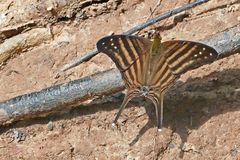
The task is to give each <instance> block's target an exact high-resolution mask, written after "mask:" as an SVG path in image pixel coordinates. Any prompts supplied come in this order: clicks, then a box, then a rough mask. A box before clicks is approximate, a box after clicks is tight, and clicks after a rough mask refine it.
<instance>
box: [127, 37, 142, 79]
mask: <svg viewBox="0 0 240 160" xmlns="http://www.w3.org/2000/svg"><path fill="white" fill-rule="evenodd" d="M128 42H129V45H130V47H131V49H132V54H133V55H134V56H135V57H137V60H136V62H135V63H134V64H133V67H134V72H135V76H136V83H138V84H139V83H141V78H142V77H141V75H142V74H141V72H142V68H141V65H140V63H141V59H142V57H141V56H142V55H141V54H140V55H138V53H139V52H138V51H139V50H138V48H139V45H138V43H136V40H135V39H129V40H128Z"/></svg>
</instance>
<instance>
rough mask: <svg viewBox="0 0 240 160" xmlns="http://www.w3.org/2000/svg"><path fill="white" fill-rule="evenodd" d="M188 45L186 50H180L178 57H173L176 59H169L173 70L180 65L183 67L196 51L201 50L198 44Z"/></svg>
mask: <svg viewBox="0 0 240 160" xmlns="http://www.w3.org/2000/svg"><path fill="white" fill-rule="evenodd" d="M187 46H188V47H187V48H185V49H186V50H184V49H183V50H180V52H179V51H178V52H177V54H176V55H178V56H177V57H178V58H173V59H175V61H168V59H167V63H168V64H169V67H170V68H171V69H172V71H175V70H177V69H178V68H179V67H181V66H182V65H183V64H184V63H186V62H188V61H189V60H190V59H191V58H192V57H193V56H194V53H196V52H197V51H198V50H199V47H198V46H197V45H194V46H191V45H189V44H188V45H187Z"/></svg>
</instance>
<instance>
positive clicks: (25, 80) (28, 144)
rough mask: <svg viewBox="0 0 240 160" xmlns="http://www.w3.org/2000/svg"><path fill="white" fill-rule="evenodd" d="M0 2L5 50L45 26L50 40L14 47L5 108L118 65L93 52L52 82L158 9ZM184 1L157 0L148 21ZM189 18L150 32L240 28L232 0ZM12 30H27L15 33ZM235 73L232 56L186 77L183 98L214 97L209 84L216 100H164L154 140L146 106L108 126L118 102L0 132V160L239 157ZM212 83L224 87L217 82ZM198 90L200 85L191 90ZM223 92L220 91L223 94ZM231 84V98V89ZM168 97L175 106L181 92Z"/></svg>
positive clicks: (5, 77)
mask: <svg viewBox="0 0 240 160" xmlns="http://www.w3.org/2000/svg"><path fill="white" fill-rule="evenodd" d="M0 2H1V3H0V4H1V5H0V12H1V13H0V20H1V21H0V22H1V24H0V26H1V28H0V29H1V33H0V38H1V43H2V44H4V43H6V42H7V41H8V40H10V39H11V38H15V37H16V36H21V35H24V34H27V33H28V32H30V31H33V29H39V28H42V27H45V28H47V29H49V31H50V32H51V33H52V34H53V38H52V39H49V38H46V39H42V38H39V42H35V41H34V40H36V39H34V40H32V41H33V42H34V44H35V45H33V46H29V47H28V46H27V47H25V48H24V49H23V50H18V53H17V55H15V56H14V57H13V58H10V59H8V61H7V62H6V63H5V64H4V65H2V67H1V70H0V74H1V78H0V100H1V101H3V100H7V99H9V98H12V97H14V96H17V95H21V94H24V93H29V92H32V91H37V90H40V89H42V88H45V87H49V86H52V85H54V84H59V83H63V82H67V81H69V80H73V79H77V78H80V77H82V76H86V75H90V74H93V73H96V72H98V71H103V70H105V69H107V68H111V67H114V65H113V63H112V62H111V61H110V59H109V58H107V57H106V56H104V55H102V54H99V55H97V56H96V57H95V58H93V59H92V60H90V61H89V62H87V63H83V64H81V65H80V66H78V67H76V68H74V69H71V70H69V71H66V72H65V73H61V74H60V77H58V76H56V75H57V73H58V71H59V70H60V68H62V66H63V65H64V64H65V63H68V62H70V61H71V60H72V59H73V58H74V57H76V56H79V55H82V54H83V53H85V52H86V51H89V50H90V49H92V48H93V47H94V46H95V43H96V41H97V40H98V39H99V38H101V37H102V36H104V35H106V34H109V33H111V32H115V33H121V32H123V31H126V30H128V29H130V28H131V27H133V26H135V25H136V24H139V23H141V22H144V21H146V19H147V18H148V17H149V15H150V8H153V7H154V6H155V5H156V3H157V1H155V0H149V1H142V0H126V1H114V0H112V1H111V0H109V1H84V0H83V1H75V0H71V1H63V0H58V1H50V0H49V1H33V0H28V1H23V0H19V1H11V0H6V1H0ZM36 2H38V3H36ZM186 2H188V1H186V0H177V1H174V3H170V2H169V1H162V4H161V5H160V6H159V7H158V9H157V11H156V12H155V13H154V15H156V14H159V13H162V12H164V11H167V10H169V9H171V8H173V7H175V6H178V5H180V4H183V3H186ZM82 4H84V5H82ZM31 7H32V8H31ZM36 8H37V9H38V11H36V10H35V9H36ZM53 11H54V12H53ZM55 12H56V13H57V14H56V15H55V14H53V13H55ZM13 13H14V14H13ZM83 13H84V14H83ZM187 13H188V14H189V16H188V17H186V18H184V19H183V20H182V21H177V22H176V19H175V20H174V18H169V19H167V20H164V21H162V22H160V23H158V24H156V25H155V26H152V27H149V28H148V29H151V28H154V27H157V26H163V27H162V28H163V32H162V37H163V40H169V39H187V40H199V39H202V38H204V37H208V36H211V35H212V34H214V33H217V32H220V31H222V30H224V29H226V28H229V27H232V26H235V25H236V24H239V22H240V4H239V1H237V0H232V1H225V0H211V1H210V2H208V3H206V4H203V5H201V6H198V7H196V8H194V9H191V10H189V11H187ZM29 21H34V24H35V25H27V24H28V22H29ZM16 26H24V27H17V28H20V29H17V32H12V28H14V27H15V28H16ZM25 26H27V29H26V28H25ZM6 28H7V29H6ZM148 29H146V30H148ZM6 30H7V31H9V32H6ZM3 31H4V32H3ZM7 33H8V34H7ZM141 33H143V31H142V32H141ZM2 44H1V45H2ZM0 49H1V48H0ZM1 50H2V49H1ZM239 73H240V55H239V54H235V55H232V56H230V57H227V58H224V59H221V60H218V61H216V62H214V63H213V64H211V65H206V66H203V67H201V68H199V69H196V70H194V71H191V72H188V73H186V74H184V75H183V76H182V77H181V80H182V81H183V82H184V83H188V84H189V86H188V87H189V92H186V93H182V94H186V95H188V94H189V93H191V91H194V92H197V91H198V90H206V94H207V95H209V96H211V95H214V94H211V91H209V90H208V85H215V86H216V87H218V88H220V91H221V92H219V93H218V94H217V95H218V96H219V100H218V101H217V102H216V101H214V102H212V101H206V100H205V99H204V96H201V95H199V97H193V99H194V101H193V100H191V99H189V98H188V99H187V98H184V99H183V102H182V103H181V104H178V105H177V106H176V105H173V104H172V103H171V102H168V103H166V104H165V106H166V107H165V120H164V129H163V131H162V132H161V133H156V127H155V126H156V119H155V115H154V113H155V112H154V109H153V107H152V105H145V106H146V109H144V107H143V105H141V103H137V102H136V101H134V102H132V103H130V104H129V107H127V108H126V110H124V113H123V114H122V116H121V118H120V120H119V128H118V129H112V128H111V122H112V120H113V118H114V115H115V113H116V112H117V110H118V107H119V106H120V104H121V100H122V99H120V100H119V101H118V102H112V103H109V102H108V103H104V104H99V105H95V106H88V107H78V108H76V109H72V110H66V111H62V112H61V113H57V114H52V115H50V116H48V117H44V118H36V119H31V120H27V121H20V122H17V123H14V124H11V125H10V126H5V127H1V129H0V159H154V158H155V159H181V158H182V159H237V158H240V140H239V139H240V126H239V121H240V112H239V109H240V101H239V95H240V91H239V90H240V89H239V88H240V85H239V84H240V83H239V81H240V74H239ZM218 78H221V79H223V80H224V81H222V83H218V80H217V79H218ZM196 79H197V80H196ZM194 83H197V84H198V85H195V87H194ZM222 86H225V88H226V90H224V91H223V90H221V88H223V87H222ZM226 86H227V87H226ZM228 87H229V88H228ZM231 87H232V88H233V89H234V90H235V92H233V93H232V92H228V89H229V90H230V89H231ZM222 92H224V94H223V93H222ZM225 93H229V94H225ZM230 93H231V94H230ZM215 95H216V94H215ZM173 98H176V99H177V98H178V96H177V94H176V96H175V97H174V96H173ZM146 113H147V114H146ZM49 121H52V123H53V126H54V127H53V130H52V131H51V130H49V129H48V123H49ZM14 131H21V132H23V133H24V134H25V135H26V138H25V140H24V141H19V142H17V141H16V140H14Z"/></svg>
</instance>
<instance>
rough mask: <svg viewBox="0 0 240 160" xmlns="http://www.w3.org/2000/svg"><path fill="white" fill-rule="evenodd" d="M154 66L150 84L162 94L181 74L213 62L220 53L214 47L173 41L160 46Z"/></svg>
mask: <svg viewBox="0 0 240 160" xmlns="http://www.w3.org/2000/svg"><path fill="white" fill-rule="evenodd" d="M159 52H160V53H159V55H158V57H157V59H156V60H157V61H156V60H155V61H154V62H153V63H152V65H154V66H153V70H152V72H151V74H150V79H149V84H150V86H152V87H153V88H155V87H156V88H159V87H160V89H161V92H163V91H165V90H166V89H167V88H169V87H170V86H171V84H173V82H174V81H175V80H176V79H177V78H179V77H180V75H181V74H183V73H185V72H187V71H188V70H192V69H194V68H198V67H200V66H202V65H204V64H207V63H211V62H213V61H214V60H215V59H216V58H217V57H218V53H217V51H216V50H215V49H213V48H212V47H210V46H208V45H206V44H202V43H198V42H192V41H181V40H172V41H166V42H163V43H161V44H160V51H159Z"/></svg>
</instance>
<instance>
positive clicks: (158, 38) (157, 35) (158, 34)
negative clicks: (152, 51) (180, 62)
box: [153, 31, 162, 42]
mask: <svg viewBox="0 0 240 160" xmlns="http://www.w3.org/2000/svg"><path fill="white" fill-rule="evenodd" d="M154 40H155V41H156V40H158V41H159V42H161V40H162V37H161V35H160V31H155V32H154V33H153V41H154Z"/></svg>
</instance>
